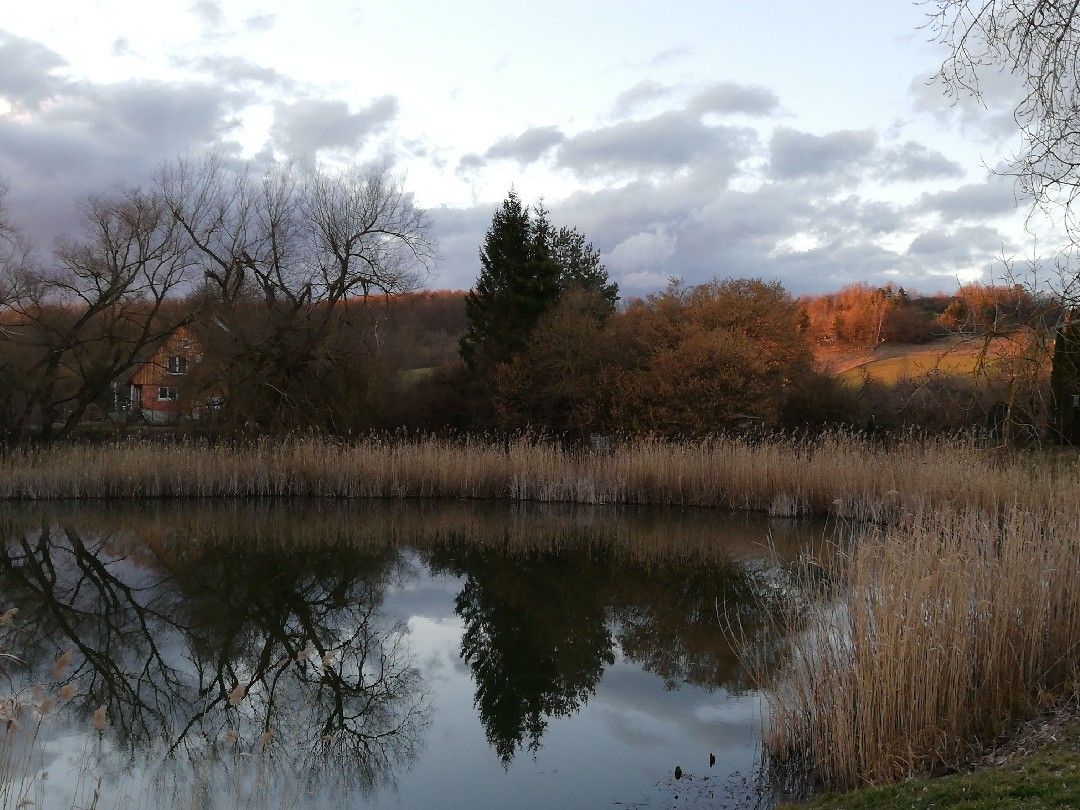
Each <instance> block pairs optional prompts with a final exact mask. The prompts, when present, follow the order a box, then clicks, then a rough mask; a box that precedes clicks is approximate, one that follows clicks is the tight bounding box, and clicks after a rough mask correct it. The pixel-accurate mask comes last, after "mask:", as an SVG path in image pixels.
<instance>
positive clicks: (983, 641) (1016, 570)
mask: <svg viewBox="0 0 1080 810" xmlns="http://www.w3.org/2000/svg"><path fill="white" fill-rule="evenodd" d="M850 552H851V553H850V556H849V559H848V562H847V563H846V564H845V565H844V566H843V567H842V568H841V569H839V570H837V571H836V572H835V573H836V574H837V576H836V578H835V579H831V580H828V581H827V584H824V585H822V584H819V585H817V587H818V588H819V591H818V597H819V598H818V600H817V601H816V602H815V603H814V604H813V606H812V607H811V608H810V609H799V610H792V612H791V613H790V615H789V616H788V617H787V618H786V620H785V625H786V626H785V627H783V628H781V629H783V630H786V631H788V635H787V638H788V658H789V666H788V668H787V671H786V672H785V675H784V676H783V677H782V678H780V679H774V680H772V681H771V682H770V681H769V680H768V679H767V678H763V683H765V685H766V696H767V699H768V705H769V712H768V722H767V724H766V736H765V745H766V748H767V750H768V751H769V753H770V755H771V759H772V761H774V762H776V763H780V764H782V765H786V766H793V767H794V769H795V771H796V773H801V774H802V777H803V778H805V779H807V780H808V781H809V782H810V783H811V784H818V785H824V786H827V787H829V788H830V789H839V790H843V789H848V788H852V787H857V786H861V785H864V784H870V783H885V782H893V781H897V780H900V779H903V778H905V777H907V776H909V775H912V774H925V773H930V772H933V771H934V770H935V769H936V768H939V767H941V766H943V765H944V766H952V767H958V766H961V765H962V764H963V763H965V762H966V761H968V760H969V759H970V756H971V753H972V749H973V746H975V745H976V744H977V743H979V742H982V743H988V742H992V741H993V740H994V738H995V737H997V736H998V735H1000V734H1002V733H1006V732H1008V731H1009V729H1010V727H1011V726H1012V724H1013V723H1014V722H1015V721H1017V720H1020V719H1023V718H1025V717H1028V716H1031V715H1032V714H1033V713H1036V712H1038V711H1039V710H1041V709H1045V708H1048V707H1049V706H1050V705H1053V704H1054V703H1056V702H1060V701H1067V700H1070V699H1073V698H1076V697H1078V696H1080V521H1078V520H1077V511H1076V504H1075V502H1074V503H1072V504H1067V505H1064V506H1063V508H1061V509H1053V510H1047V511H1044V512H1043V513H1041V514H1035V513H1032V512H1029V511H1025V510H1020V509H1015V510H1005V511H1004V512H1002V513H1001V514H999V515H998V516H996V517H994V518H989V517H987V515H986V514H985V513H981V512H979V511H978V510H972V509H961V510H951V509H946V510H939V511H935V512H932V513H924V514H920V515H916V516H908V518H907V519H905V520H904V521H902V522H901V523H900V524H899V525H895V526H892V527H877V528H874V529H872V530H871V531H870V533H869V535H867V536H863V537H861V538H860V539H859V541H858V543H857V545H855V546H854V547H852V548H851V549H850ZM816 581H817V582H819V583H820V579H818V580H816ZM763 675H764V673H763ZM788 773H789V775H790V773H791V772H790V771H789V772H788Z"/></svg>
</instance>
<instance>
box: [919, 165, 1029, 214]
mask: <svg viewBox="0 0 1080 810" xmlns="http://www.w3.org/2000/svg"><path fill="white" fill-rule="evenodd" d="M1016 207H1017V199H1016V193H1015V191H1014V189H1013V183H1012V181H1011V180H1009V179H1008V178H1005V177H997V176H995V177H991V178H990V179H989V180H986V181H985V182H982V183H969V184H967V185H963V186H960V187H959V188H954V189H949V190H947V191H938V192H935V193H933V194H930V193H924V194H923V195H922V196H921V197H920V198H919V201H918V203H917V204H916V209H917V210H918V211H920V212H921V213H930V212H937V213H939V214H941V216H942V217H943V218H945V219H946V220H958V219H981V218H984V217H995V216H1003V215H1005V214H1011V213H1012V212H1013V211H1015V210H1016Z"/></svg>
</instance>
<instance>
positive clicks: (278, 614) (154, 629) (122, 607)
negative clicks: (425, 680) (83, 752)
mask: <svg viewBox="0 0 1080 810" xmlns="http://www.w3.org/2000/svg"><path fill="white" fill-rule="evenodd" d="M114 541H115V538H112V537H110V536H108V535H99V536H97V537H95V538H89V537H83V536H82V535H80V534H79V533H78V532H77V531H76V530H75V529H72V528H67V529H64V530H61V531H57V530H55V529H52V528H50V527H49V526H48V525H45V526H43V527H41V528H40V529H39V530H37V531H34V532H32V533H25V532H23V533H21V534H20V535H19V536H18V537H16V538H13V539H12V540H11V541H10V542H7V543H0V590H2V591H3V593H4V595H5V601H8V600H10V601H11V602H13V603H15V604H17V605H19V607H20V614H19V621H18V622H17V623H15V624H13V625H12V626H10V627H6V628H3V630H4V632H5V633H6V637H5V638H4V639H3V644H2V646H3V648H5V649H18V650H20V657H21V658H22V659H23V660H25V661H27V662H29V666H30V671H29V672H26V673H24V675H25V677H26V678H27V680H28V681H32V682H41V681H44V680H49V678H48V676H46V674H45V673H46V672H47V671H48V669H49V668H50V667H51V666H52V665H53V661H55V660H56V658H57V656H58V655H59V653H60V652H61V651H63V650H70V651H73V652H74V655H73V656H72V666H71V668H70V669H69V670H67V671H66V672H64V673H62V674H61V679H60V681H59V682H58V683H55V687H56V688H59V687H62V686H63V685H65V684H70V685H71V686H73V687H74V690H75V693H76V694H77V696H78V697H77V698H76V701H77V703H75V708H76V710H77V711H79V712H81V713H82V714H83V716H84V717H88V716H89V714H90V713H91V712H92V711H93V709H94V707H96V706H98V705H102V704H103V705H105V706H106V707H107V712H108V717H109V723H110V726H111V728H112V730H113V731H112V733H113V734H115V742H116V743H117V744H118V745H120V746H124V747H126V748H129V749H131V750H133V751H134V750H144V751H146V752H151V751H160V750H167V751H168V752H169V753H170V754H173V755H179V754H184V755H186V756H188V757H190V758H191V760H192V761H199V762H206V761H208V760H211V759H215V758H216V759H218V760H219V761H220V762H222V763H227V761H228V758H227V757H226V758H220V757H215V756H214V755H215V754H216V753H220V752H222V751H225V752H227V751H228V749H229V748H230V747H232V748H233V749H240V748H243V749H246V750H252V749H253V748H254V747H255V745H256V741H259V748H260V749H261V750H262V751H263V753H264V754H266V755H267V756H268V757H269V758H270V759H276V760H277V761H276V763H275V765H274V767H273V769H272V771H273V773H274V774H275V776H277V777H284V776H286V775H287V776H288V777H289V778H290V779H292V780H294V782H297V781H299V782H303V783H304V787H305V789H313V788H314V787H315V786H316V785H317V786H319V787H321V788H326V787H327V786H328V785H330V784H333V783H334V780H337V783H338V786H339V787H343V788H344V787H351V788H355V787H360V788H369V787H371V786H373V785H374V784H376V783H378V782H380V781H382V780H385V779H390V778H392V777H393V773H394V772H395V769H396V768H398V767H400V766H403V765H405V764H407V763H408V762H410V761H411V759H412V757H413V756H414V755H415V752H416V749H417V747H418V745H419V740H420V732H421V730H422V728H423V727H424V725H425V723H426V719H427V708H426V705H425V701H424V698H423V692H422V688H421V687H422V684H421V681H420V675H419V672H418V671H417V669H416V668H415V667H414V666H413V662H412V659H411V655H410V652H409V650H408V649H407V647H406V646H405V643H404V641H405V638H404V637H405V632H404V629H403V628H402V627H400V626H395V625H393V624H390V623H388V622H387V621H386V620H385V619H384V618H383V617H382V616H381V614H380V612H379V611H380V605H381V603H382V597H383V592H384V590H385V588H386V586H387V584H388V583H389V582H390V580H391V579H392V577H393V576H394V575H395V571H396V566H397V564H398V563H397V560H398V559H399V558H398V555H397V553H396V552H392V551H389V550H383V551H381V552H376V551H371V552H368V553H359V552H349V553H345V554H341V555H328V554H326V553H312V552H303V551H295V550H294V551H291V552H284V553H282V552H274V553H260V552H242V553H241V552H238V551H237V550H235V549H233V548H230V547H225V546H209V547H201V546H198V545H195V546H192V547H190V548H188V549H187V550H186V551H181V552H179V553H178V552H177V551H176V549H174V548H164V547H156V548H155V547H153V546H146V547H144V548H143V549H142V550H139V551H137V552H129V551H126V550H124V548H122V547H126V546H127V545H128V544H123V543H116V542H114ZM230 778H231V777H230ZM177 787H178V789H183V786H182V785H178V786H177ZM263 787H264V788H265V785H264V786H263ZM294 787H295V785H294Z"/></svg>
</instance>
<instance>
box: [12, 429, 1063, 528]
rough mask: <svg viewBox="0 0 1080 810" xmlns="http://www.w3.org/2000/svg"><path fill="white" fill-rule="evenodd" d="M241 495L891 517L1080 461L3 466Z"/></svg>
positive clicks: (123, 457)
mask: <svg viewBox="0 0 1080 810" xmlns="http://www.w3.org/2000/svg"><path fill="white" fill-rule="evenodd" d="M234 496H240V497H252V496H253V497H289V496H307V497H333V498H363V497H369V498H400V497H449V498H502V499H512V500H528V501H547V502H574V503H591V504H619V503H633V504H667V505H684V506H711V507H724V508H732V509H750V510H756V511H770V510H773V511H775V512H777V513H782V514H785V515H796V514H810V513H813V514H838V515H843V516H845V517H853V518H858V519H870V520H882V519H885V520H889V519H892V518H894V517H895V516H896V515H898V514H900V513H902V512H903V511H905V510H906V511H918V510H920V509H925V508H927V507H929V506H931V505H932V506H949V505H952V506H960V505H967V506H973V507H978V508H985V509H997V508H999V507H1001V506H1003V505H1010V504H1012V505H1021V506H1024V507H1026V508H1032V509H1038V508H1041V507H1043V506H1046V505H1049V504H1052V503H1053V502H1055V501H1057V500H1061V499H1068V498H1072V499H1074V500H1080V461H1077V459H1076V458H1075V457H1072V458H1066V457H1062V458H1060V459H1054V458H1051V457H1050V456H1049V455H1046V454H1043V455H1035V454H1031V455H1025V454H1009V455H1005V454H1000V453H998V452H997V451H994V450H987V449H983V448H981V447H979V446H978V445H977V444H976V443H974V442H971V441H966V440H960V439H957V440H940V439H918V438H910V439H907V440H904V441H901V442H899V443H898V444H896V445H894V446H891V447H889V448H887V449H886V448H882V447H879V446H876V445H873V444H869V443H866V442H864V441H861V440H859V439H858V438H855V437H852V436H848V435H843V434H838V435H832V436H826V437H824V438H821V439H818V440H815V441H793V440H790V439H785V438H782V437H781V438H776V439H770V440H764V441H749V440H743V439H737V438H715V439H710V440H705V441H700V442H687V443H667V442H659V441H656V442H653V441H642V442H636V443H630V444H625V445H621V446H616V447H615V448H614V449H613V450H612V451H611V452H590V451H582V452H578V451H573V450H568V449H565V448H563V447H561V446H559V445H558V444H555V443H550V442H534V441H526V440H521V441H518V442H515V443H512V444H510V445H509V446H504V445H503V444H501V443H491V442H486V441H482V440H480V439H462V440H444V439H438V438H427V439H420V440H415V441H403V440H396V439H391V438H385V439H379V438H375V439H370V440H366V441H360V442H336V441H331V440H322V439H317V438H310V439H288V440H280V441H270V440H262V441H255V442H251V443H248V444H240V445H216V446H215V445H208V444H203V443H187V444H180V445H161V444H152V443H148V442H117V443H113V444H108V445H70V444H65V445H55V446H51V447H46V448H40V449H13V450H9V451H8V452H7V453H6V454H4V455H2V456H0V499H54V498H187V497H201V498H211V497H234Z"/></svg>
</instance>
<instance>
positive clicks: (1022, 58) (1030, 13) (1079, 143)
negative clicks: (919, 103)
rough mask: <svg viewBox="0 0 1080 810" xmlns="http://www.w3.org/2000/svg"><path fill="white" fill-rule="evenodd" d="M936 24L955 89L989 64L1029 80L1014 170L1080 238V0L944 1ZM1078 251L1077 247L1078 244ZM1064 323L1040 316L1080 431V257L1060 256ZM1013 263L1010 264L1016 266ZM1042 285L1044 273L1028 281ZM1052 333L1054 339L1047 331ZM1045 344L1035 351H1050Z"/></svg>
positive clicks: (1057, 400) (1062, 396)
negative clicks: (1078, 401)
mask: <svg viewBox="0 0 1080 810" xmlns="http://www.w3.org/2000/svg"><path fill="white" fill-rule="evenodd" d="M929 26H930V29H931V30H932V31H933V33H934V35H935V37H936V39H937V40H938V42H940V43H941V44H943V45H944V46H945V47H946V48H947V49H948V57H947V58H946V60H945V61H944V63H943V64H942V66H941V69H940V70H939V72H938V76H937V78H938V79H939V80H940V81H941V83H942V84H943V86H944V88H945V91H946V92H947V93H948V94H950V95H951V96H953V97H954V98H955V97H959V96H960V95H963V94H970V95H973V96H975V97H976V98H981V87H982V82H983V81H984V79H985V77H986V75H987V73H988V72H993V73H1008V74H1010V75H1011V76H1012V77H1014V78H1015V79H1016V80H1017V82H1018V83H1019V85H1020V87H1021V88H1022V92H1021V94H1020V98H1019V101H1018V103H1017V105H1016V107H1015V109H1014V110H1013V117H1014V119H1015V120H1016V124H1017V127H1018V129H1019V131H1020V134H1021V136H1022V139H1023V146H1022V147H1021V149H1020V150H1019V151H1018V152H1017V154H1016V155H1015V156H1014V157H1013V159H1012V161H1011V164H1010V165H1009V166H1008V168H1007V169H1006V170H1005V172H1006V173H1007V174H1010V175H1012V176H1014V177H1015V178H1016V180H1017V183H1018V186H1019V189H1020V191H1021V192H1022V193H1023V194H1024V195H1025V196H1027V197H1029V198H1030V199H1031V200H1032V202H1033V204H1034V205H1035V206H1036V207H1037V208H1039V209H1042V210H1044V211H1048V212H1052V213H1057V214H1059V215H1060V216H1061V218H1062V221H1063V223H1064V227H1065V232H1066V233H1067V235H1068V237H1069V239H1070V241H1071V243H1072V245H1073V247H1074V248H1075V247H1077V246H1078V237H1080V232H1078V226H1080V220H1078V219H1077V206H1076V202H1077V200H1078V199H1080V137H1078V133H1080V2H1076V0H934V2H933V4H932V10H931V12H930V16H929ZM1074 252H1075V251H1074ZM1051 264H1052V265H1053V267H1054V271H1055V273H1054V275H1055V276H1056V279H1055V283H1054V284H1053V286H1052V288H1051V289H1052V293H1053V295H1054V297H1055V299H1056V300H1055V302H1054V309H1056V310H1057V311H1058V312H1059V313H1060V315H1059V317H1058V319H1057V320H1056V321H1053V322H1047V321H1046V320H1045V319H1040V321H1039V322H1038V323H1037V324H1035V327H1036V329H1035V332H1036V333H1037V337H1036V340H1035V343H1036V344H1049V345H1050V346H1051V347H1052V348H1051V349H1050V352H1051V354H1052V356H1053V363H1052V365H1053V368H1052V371H1051V373H1050V377H1051V387H1050V393H1051V396H1052V401H1051V402H1050V411H1051V413H1053V414H1054V417H1053V420H1052V422H1053V424H1054V426H1055V428H1056V430H1057V432H1058V433H1059V435H1063V434H1065V433H1070V434H1071V433H1074V432H1075V431H1074V422H1076V420H1077V419H1078V418H1080V417H1078V416H1077V413H1078V412H1080V409H1077V408H1076V407H1075V405H1073V397H1074V396H1076V395H1080V336H1078V328H1077V324H1078V323H1080V319H1078V318H1077V310H1078V308H1080V261H1078V259H1077V257H1076V256H1065V257H1063V258H1059V259H1058V260H1056V261H1054V262H1052V263H1051ZM1011 271H1012V268H1011V266H1009V265H1007V266H1006V272H1007V273H1011ZM1027 284H1028V285H1029V286H1030V287H1031V289H1032V291H1033V292H1041V291H1040V290H1038V289H1037V280H1036V279H1031V280H1029V281H1027ZM1047 338H1048V339H1047ZM1045 349H1046V346H1045V345H1041V346H1040V348H1038V349H1037V350H1035V356H1038V357H1041V356H1043V354H1044V350H1045Z"/></svg>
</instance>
